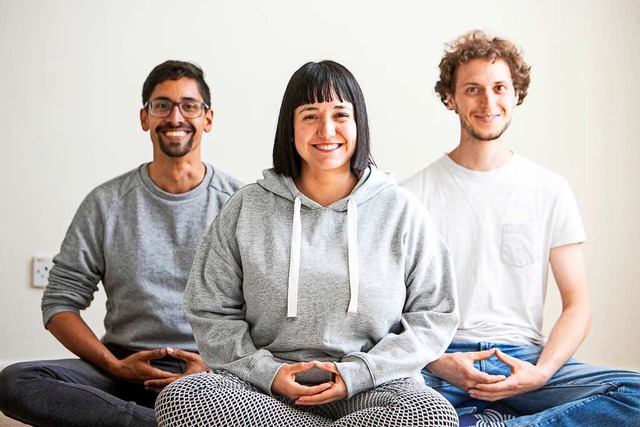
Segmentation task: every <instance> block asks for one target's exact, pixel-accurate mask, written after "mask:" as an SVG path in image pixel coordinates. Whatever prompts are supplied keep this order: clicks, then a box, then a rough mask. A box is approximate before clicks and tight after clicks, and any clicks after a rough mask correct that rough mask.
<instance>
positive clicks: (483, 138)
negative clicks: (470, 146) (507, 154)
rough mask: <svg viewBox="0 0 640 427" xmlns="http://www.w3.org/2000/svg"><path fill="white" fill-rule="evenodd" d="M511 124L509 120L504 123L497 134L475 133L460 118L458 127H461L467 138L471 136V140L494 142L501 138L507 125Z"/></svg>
mask: <svg viewBox="0 0 640 427" xmlns="http://www.w3.org/2000/svg"><path fill="white" fill-rule="evenodd" d="M510 124H511V120H509V121H508V122H507V123H505V125H504V126H503V127H502V129H500V130H498V131H497V132H494V133H489V134H487V133H484V134H483V133H480V132H478V131H476V130H475V129H474V128H473V126H471V124H469V123H468V122H467V121H466V120H464V119H463V118H462V117H460V126H462V129H464V130H465V131H466V132H467V133H468V134H469V136H471V137H472V138H474V139H476V140H477V141H494V140H496V139H498V138H500V137H501V136H502V134H503V133H504V132H505V131H506V130H507V128H508V127H509V125H510Z"/></svg>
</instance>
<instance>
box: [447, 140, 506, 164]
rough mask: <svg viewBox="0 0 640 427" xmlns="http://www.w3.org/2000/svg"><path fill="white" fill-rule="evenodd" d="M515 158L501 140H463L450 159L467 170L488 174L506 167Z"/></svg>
mask: <svg viewBox="0 0 640 427" xmlns="http://www.w3.org/2000/svg"><path fill="white" fill-rule="evenodd" d="M512 157H513V151H511V150H510V149H508V148H506V147H505V146H504V143H503V142H501V141H500V140H499V139H496V140H493V141H478V140H475V139H474V140H464V139H463V140H462V141H460V145H458V146H457V147H456V148H455V149H454V150H453V151H452V152H450V153H449V158H450V159H451V160H453V161H454V162H456V163H457V164H459V165H460V166H462V167H465V168H467V169H470V170H473V171H478V172H486V171H490V170H493V169H498V168H500V167H502V166H504V165H505V164H506V163H507V162H508V161H509V160H510V159H511V158H512Z"/></svg>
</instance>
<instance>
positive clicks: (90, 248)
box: [41, 190, 104, 327]
mask: <svg viewBox="0 0 640 427" xmlns="http://www.w3.org/2000/svg"><path fill="white" fill-rule="evenodd" d="M102 242H103V218H102V210H101V209H100V200H99V197H98V196H97V194H96V191H95V190H94V191H93V192H92V193H90V194H89V195H88V196H87V197H86V198H85V200H84V201H83V202H82V203H81V205H80V207H79V208H78V211H77V212H76V214H75V216H74V218H73V221H72V222H71V225H70V226H69V229H68V230H67V234H66V236H65V238H64V240H63V242H62V246H61V248H60V253H59V254H58V255H56V256H55V257H54V259H53V263H54V266H53V268H52V269H51V272H50V274H49V283H48V284H47V287H46V289H45V291H44V294H43V296H42V303H41V308H42V320H43V322H44V325H45V327H46V325H47V323H48V322H49V320H51V318H52V317H53V316H54V315H56V314H58V313H61V312H66V311H71V312H74V313H79V312H80V310H84V309H85V308H87V307H88V306H89V305H90V304H91V301H92V300H93V296H94V293H95V292H96V291H97V290H98V283H99V282H100V280H101V278H102V275H103V272H104V254H103V251H102Z"/></svg>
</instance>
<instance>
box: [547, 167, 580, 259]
mask: <svg viewBox="0 0 640 427" xmlns="http://www.w3.org/2000/svg"><path fill="white" fill-rule="evenodd" d="M557 184H558V186H557V188H558V194H557V198H556V201H555V206H554V210H553V217H552V218H553V219H552V221H553V224H552V234H551V247H552V248H557V247H559V246H564V245H569V244H572V243H583V242H586V241H587V235H586V232H585V229H584V224H583V223H582V217H581V216H580V210H579V209H578V203H577V201H576V198H575V196H574V194H573V191H571V187H570V186H569V183H568V182H567V180H566V179H564V178H562V177H559V179H558V183H557Z"/></svg>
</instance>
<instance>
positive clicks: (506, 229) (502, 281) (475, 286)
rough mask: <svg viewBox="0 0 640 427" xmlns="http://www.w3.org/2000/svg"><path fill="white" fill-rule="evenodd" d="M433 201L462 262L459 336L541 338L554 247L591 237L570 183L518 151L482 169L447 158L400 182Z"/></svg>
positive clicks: (535, 340) (535, 341)
mask: <svg viewBox="0 0 640 427" xmlns="http://www.w3.org/2000/svg"><path fill="white" fill-rule="evenodd" d="M401 185H402V186H404V187H406V188H408V189H409V190H411V191H413V192H414V193H415V194H417V195H418V197H420V198H421V199H422V201H423V202H424V203H425V204H426V206H427V209H428V210H429V212H430V213H431V215H432V216H433V218H434V220H435V222H436V224H437V225H438V228H439V230H440V233H441V234H442V236H443V237H444V240H445V242H446V243H447V245H448V246H449V250H450V252H451V256H452V258H453V261H454V265H455V270H456V271H455V272H456V276H457V283H458V297H459V304H460V324H459V326H458V331H457V332H456V335H455V337H454V341H463V342H480V341H488V342H495V343H511V344H520V345H522V344H524V345H526V344H536V345H541V344H543V343H544V341H545V339H546V338H545V336H544V335H543V333H542V314H543V306H544V299H545V294H546V290H547V277H548V271H549V254H550V250H551V248H554V247H558V246H563V245H567V244H570V243H579V242H584V241H585V240H586V236H585V232H584V226H583V225H582V219H581V218H580V213H579V211H578V206H577V203H576V200H575V197H574V196H573V193H572V191H571V188H570V187H569V184H568V183H567V181H566V180H565V179H564V178H562V177H561V176H560V175H557V174H555V173H553V172H551V171H549V170H547V169H545V168H543V167H542V166H540V165H538V164H536V163H534V162H532V161H530V160H527V159H525V158H523V157H521V156H519V155H517V154H514V156H513V157H512V158H511V159H510V160H509V161H508V162H507V163H506V164H505V165H504V166H502V167H500V168H498V169H495V170H491V171H487V172H476V171H472V170H469V169H466V168H464V167H462V166H460V165H458V164H457V163H455V162H454V161H453V160H451V159H450V158H449V156H448V155H446V154H445V155H444V156H442V157H441V158H440V159H439V160H437V161H436V162H434V163H432V164H431V165H429V166H428V167H427V168H425V169H424V170H422V171H421V172H419V173H418V174H416V175H414V176H412V177H411V178H408V179H407V180H405V181H404V182H402V183H401Z"/></svg>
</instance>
